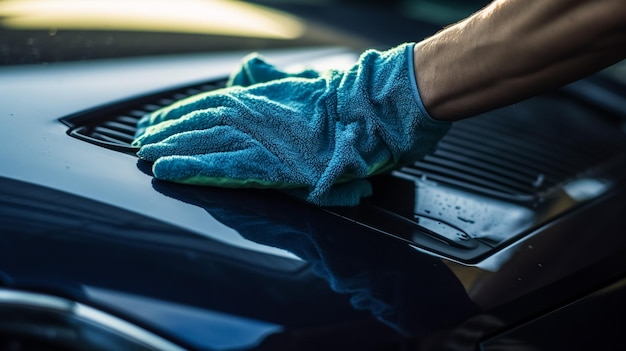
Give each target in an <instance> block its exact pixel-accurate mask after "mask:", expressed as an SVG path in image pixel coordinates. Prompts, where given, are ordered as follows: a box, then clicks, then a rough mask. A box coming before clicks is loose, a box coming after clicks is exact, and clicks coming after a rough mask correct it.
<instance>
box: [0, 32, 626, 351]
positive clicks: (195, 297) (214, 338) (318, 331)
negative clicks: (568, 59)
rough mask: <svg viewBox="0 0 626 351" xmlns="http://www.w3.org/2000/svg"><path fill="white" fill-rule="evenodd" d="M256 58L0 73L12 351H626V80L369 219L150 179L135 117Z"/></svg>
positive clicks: (288, 55) (566, 107)
mask: <svg viewBox="0 0 626 351" xmlns="http://www.w3.org/2000/svg"><path fill="white" fill-rule="evenodd" d="M5 33H10V32H9V31H5V32H2V34H1V35H4V34H5ZM246 53H247V51H245V50H238V51H233V50H227V51H222V52H218V53H215V52H210V53H180V54H177V55H167V56H158V55H154V56H141V57H127V58H117V59H106V60H93V61H85V62H76V61H68V62H61V63H54V64H48V65H35V64H31V65H6V66H3V67H0V121H2V122H1V123H2V124H1V128H0V143H1V145H2V151H1V152H0V350H504V349H506V350H555V349H560V350H589V349H604V350H609V349H614V350H618V349H623V348H624V347H626V338H625V337H624V335H623V330H624V327H626V318H625V316H624V311H626V302H625V301H626V288H625V287H626V285H625V284H626V279H625V278H626V276H625V273H626V236H625V233H626V226H625V225H626V216H625V215H626V212H625V211H624V203H625V199H626V176H625V175H626V173H625V163H624V157H625V155H626V136H625V135H624V132H625V130H626V129H625V128H624V126H625V123H626V86H625V85H623V84H622V83H620V81H619V80H618V79H615V78H614V76H612V75H608V74H607V75H605V74H600V75H597V76H594V77H590V78H588V79H585V80H582V81H580V82H576V83H574V84H572V85H570V86H567V87H564V88H562V89H559V90H557V91H554V92H549V93H547V94H544V95H542V96H538V97H535V98H532V99H529V100H527V101H524V102H521V103H518V104H515V105H512V106H508V107H506V108H503V109H500V110H497V111H493V112H490V113H487V114H485V115H483V116H479V117H476V118H473V119H470V120H466V121H462V122H458V123H457V124H455V126H454V127H453V129H452V130H451V132H450V133H449V134H448V135H447V136H446V137H445V138H444V139H443V140H442V142H441V144H440V145H439V148H438V149H437V150H436V151H435V152H433V153H432V154H431V155H429V156H427V157H426V158H425V159H424V160H422V161H420V162H418V163H416V164H415V165H412V166H408V167H404V168H402V169H399V170H396V171H394V172H392V173H390V174H385V175H381V176H377V177H375V178H373V179H372V180H371V181H372V184H373V187H374V195H373V196H372V197H370V198H368V199H365V200H364V201H363V203H361V204H360V205H359V206H357V207H351V208H329V207H327V208H324V207H317V206H313V205H311V204H308V203H304V202H302V201H301V200H299V199H296V198H293V197H290V196H288V195H287V194H283V193H281V192H279V191H272V190H251V189H245V190H234V189H219V188H209V187H197V186H189V185H181V184H174V183H169V182H163V181H159V180H155V179H154V178H153V177H152V175H151V172H150V164H147V163H145V162H143V161H140V160H139V159H138V158H137V157H136V156H135V155H134V152H135V151H136V150H135V149H133V148H132V147H130V145H129V141H130V140H132V134H133V131H134V129H133V128H134V124H135V123H136V121H137V119H138V118H139V117H140V116H142V115H143V114H145V113H148V112H150V111H152V110H154V109H156V108H159V107H161V106H164V105H167V104H168V103H170V102H171V101H175V100H176V99H177V98H181V97H183V96H189V95H192V94H194V93H197V92H199V91H204V90H212V89H218V88H219V87H221V86H222V85H223V84H224V79H225V78H226V77H227V76H228V74H229V72H230V71H232V69H233V67H235V66H236V65H237V63H238V62H239V60H240V59H241V57H243V56H244V55H245V54H246ZM262 53H263V54H264V55H266V56H267V57H268V58H269V59H271V60H272V61H273V62H276V63H277V64H279V65H281V66H284V67H290V66H291V67H293V66H294V65H307V66H308V65H311V66H316V65H320V66H324V65H328V64H329V63H336V64H338V65H339V64H345V63H346V62H351V60H353V59H354V58H355V57H356V56H355V53H356V51H355V50H354V48H344V47H336V46H333V47H304V48H303V47H299V48H289V47H283V48H280V49H266V50H263V51H262Z"/></svg>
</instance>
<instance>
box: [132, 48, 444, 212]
mask: <svg viewBox="0 0 626 351" xmlns="http://www.w3.org/2000/svg"><path fill="white" fill-rule="evenodd" d="M413 45H414V44H413V43H407V44H402V45H400V46H397V47H395V48H393V49H391V50H388V51H382V52H381V51H376V50H368V51H366V52H365V53H363V54H362V55H361V56H360V58H359V59H358V61H357V62H356V64H355V65H354V66H353V67H352V68H350V69H348V70H344V71H339V70H330V71H327V72H324V73H322V74H320V75H319V76H317V77H298V76H287V77H284V78H281V79H277V80H270V81H268V82H263V83H258V84H252V85H250V86H247V87H242V86H231V87H228V88H225V89H222V90H219V91H213V92H209V93H205V94H199V95H196V96H193V97H190V98H187V99H184V100H182V101H179V102H177V103H175V104H173V105H171V106H169V107H166V108H163V109H161V110H159V111H156V112H154V113H152V114H151V115H149V116H148V117H147V118H145V119H144V120H143V121H142V122H141V124H140V128H139V134H138V135H137V137H136V139H135V141H134V143H133V144H134V145H136V146H141V149H140V150H139V152H138V156H139V157H140V158H142V159H145V160H147V161H153V162H154V165H153V172H154V174H155V177H157V178H159V179H164V180H170V181H175V182H180V183H186V184H200V185H211V186H222V187H255V188H277V189H301V191H304V192H306V200H307V201H310V202H312V203H316V204H324V200H325V199H328V194H329V192H330V191H331V190H332V187H333V185H336V184H339V183H344V182H349V181H352V180H356V179H363V178H366V177H368V176H372V175H375V174H378V173H381V172H385V171H388V170H391V169H393V168H394V167H398V166H401V165H404V164H409V163H412V162H414V161H416V160H417V159H419V158H421V157H423V156H424V155H426V154H427V153H428V152H430V151H432V149H433V148H434V147H435V146H436V144H437V142H438V141H439V140H440V139H441V137H442V136H443V135H444V134H445V133H446V132H447V131H448V129H449V127H450V123H448V122H439V121H436V120H433V119H432V118H431V117H430V116H429V115H428V113H427V112H426V110H425V108H424V106H423V104H422V102H421V99H420V97H419V93H418V91H417V86H416V83H415V76H414V73H413ZM357 197H360V196H357ZM357 200H358V199H357ZM351 201H352V199H345V203H346V204H348V205H353V204H355V203H350V202H351Z"/></svg>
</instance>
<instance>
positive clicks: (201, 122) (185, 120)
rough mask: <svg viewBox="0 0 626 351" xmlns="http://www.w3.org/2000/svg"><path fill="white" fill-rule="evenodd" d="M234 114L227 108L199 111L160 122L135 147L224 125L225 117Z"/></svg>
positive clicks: (137, 139)
mask: <svg viewBox="0 0 626 351" xmlns="http://www.w3.org/2000/svg"><path fill="white" fill-rule="evenodd" d="M229 113H232V112H230V111H229V108H227V107H217V108H212V109H198V110H193V111H191V112H190V113H188V114H186V115H184V116H182V117H180V118H178V119H172V120H167V121H163V122H160V123H158V124H155V125H151V126H149V127H147V128H146V130H145V132H144V133H143V134H142V135H140V136H139V137H137V138H135V140H134V141H133V145H134V146H142V145H146V144H153V143H157V142H160V141H163V140H165V139H167V138H169V137H171V136H173V135H176V134H180V133H184V132H188V131H199V130H203V129H209V128H212V127H215V126H218V125H221V124H224V123H223V121H224V116H226V115H228V114H229Z"/></svg>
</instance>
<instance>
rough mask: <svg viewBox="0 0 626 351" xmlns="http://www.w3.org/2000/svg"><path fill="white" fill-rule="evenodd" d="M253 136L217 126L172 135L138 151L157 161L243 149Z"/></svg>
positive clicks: (138, 153)
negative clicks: (174, 156) (175, 156)
mask: <svg viewBox="0 0 626 351" xmlns="http://www.w3.org/2000/svg"><path fill="white" fill-rule="evenodd" d="M253 143H254V141H253V140H252V138H251V137H250V136H249V135H247V134H245V133H242V132H240V131H238V130H236V129H235V128H233V127H230V126H216V127H213V128H210V129H205V130H192V131H187V132H181V133H178V134H175V135H172V136H170V137H168V138H166V139H164V140H162V141H160V142H156V143H152V144H145V145H144V146H142V147H141V149H139V152H137V156H139V158H141V159H144V160H147V161H156V160H157V159H158V158H160V157H164V156H173V155H187V156H194V155H201V154H207V153H213V152H226V151H235V150H241V149H245V148H247V147H249V146H250V145H251V144H253Z"/></svg>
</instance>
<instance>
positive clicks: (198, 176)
mask: <svg viewBox="0 0 626 351" xmlns="http://www.w3.org/2000/svg"><path fill="white" fill-rule="evenodd" d="M276 161H277V160H276V158H275V157H273V156H272V155H271V154H269V152H267V151H266V150H264V149H262V148H261V147H258V146H252V147H249V148H247V149H243V150H236V151H227V152H215V153H210V154H203V155H195V156H187V155H180V156H179V155H173V156H166V157H162V158H159V159H158V160H157V161H156V162H155V163H154V165H153V169H152V170H153V173H154V175H155V177H156V178H159V179H163V180H169V181H174V182H179V183H185V184H194V185H208V186H219V187H228V188H275V189H289V188H296V187H302V186H305V185H304V184H302V183H300V182H298V181H297V179H295V178H294V177H292V176H291V175H290V174H289V173H288V172H286V170H285V168H284V166H283V165H281V164H280V163H277V162H276Z"/></svg>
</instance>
